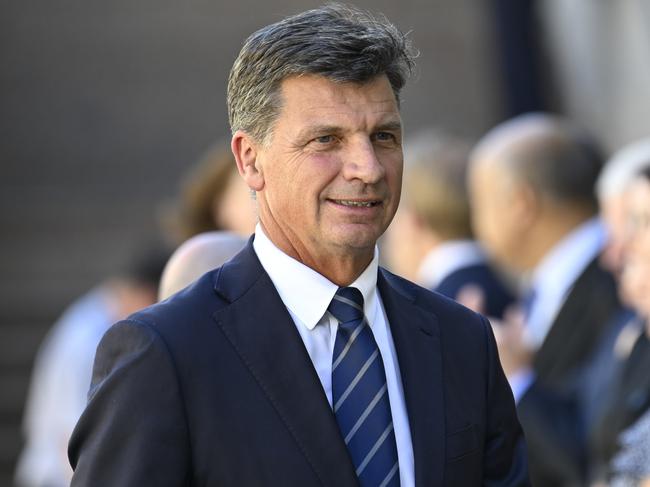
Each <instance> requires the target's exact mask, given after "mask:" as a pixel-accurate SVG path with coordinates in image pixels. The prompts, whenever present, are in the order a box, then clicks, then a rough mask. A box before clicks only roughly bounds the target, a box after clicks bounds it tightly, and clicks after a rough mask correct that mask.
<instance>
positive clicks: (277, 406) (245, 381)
mask: <svg viewBox="0 0 650 487" xmlns="http://www.w3.org/2000/svg"><path fill="white" fill-rule="evenodd" d="M378 289H379V292H380V294H381V298H382V301H383V304H384V307H385V310H386V314H387V316H388V320H389V322H390V324H391V330H392V334H393V338H394V342H395V347H396V350H397V354H398V360H399V366H400V369H401V374H402V382H403V386H404V395H405V398H406V403H407V409H408V415H409V423H410V427H411V433H412V440H413V451H414V459H415V478H416V485H418V486H437V485H440V486H442V485H445V486H452V485H457V486H472V485H485V484H486V483H489V484H490V485H503V486H506V485H507V486H516V485H528V480H527V465H526V459H525V446H524V443H523V438H522V436H521V432H520V428H519V424H518V421H517V418H516V414H515V411H514V404H513V402H512V396H511V393H510V389H509V387H508V385H507V382H506V380H505V377H504V375H503V372H502V370H501V367H500V365H499V362H498V357H497V352H496V346H495V343H494V339H493V336H492V334H491V331H490V327H489V325H488V323H487V322H486V321H485V320H484V319H482V318H480V317H479V316H478V315H476V314H474V313H472V312H470V311H468V310H466V309H465V308H462V307H460V306H459V305H457V304H455V303H453V302H452V301H451V300H447V299H444V298H442V297H440V296H438V295H436V294H432V293H429V292H428V291H426V290H424V289H422V288H419V287H417V286H415V285H413V284H411V283H409V282H407V281H404V280H402V279H400V278H398V277H396V276H394V275H392V274H390V273H388V272H386V271H384V270H381V271H380V273H379V277H378ZM69 451H70V458H71V461H72V464H73V466H74V467H75V476H74V478H73V482H72V485H73V486H91V485H92V486H94V487H95V486H97V487H101V486H116V485H119V486H120V487H128V486H142V485H152V486H153V485H155V486H156V487H162V486H166V485H169V486H180V485H203V486H217V485H219V486H228V485H231V486H237V487H240V486H258V485H283V486H310V485H327V486H332V487H345V486H354V485H357V480H356V477H355V474H354V470H353V467H352V464H351V462H350V460H349V455H348V452H347V450H346V447H345V444H344V443H343V441H342V439H341V436H340V433H339V429H338V426H337V423H336V420H335V418H334V415H333V413H332V410H331V409H330V406H329V404H328V402H327V399H326V397H325V394H324V392H323V389H322V386H321V384H320V382H319V379H318V376H317V374H316V372H315V370H314V369H313V366H312V363H311V361H310V358H309V356H308V354H307V352H306V350H305V348H304V345H303V343H302V341H301V338H300V336H299V334H298V332H297V330H296V328H295V324H294V323H293V321H292V319H291V317H290V315H289V313H288V311H287V309H286V307H285V306H284V304H283V303H282V301H281V300H280V297H279V295H278V294H277V292H276V291H275V288H274V287H273V284H272V283H271V281H270V279H269V277H268V275H267V274H266V273H265V272H264V270H263V269H262V267H261V265H260V263H259V261H258V259H257V256H256V255H255V253H254V251H253V249H252V246H251V245H250V244H249V246H248V247H247V248H246V249H245V250H244V251H242V253H241V254H239V255H238V256H236V257H235V258H234V259H233V260H232V261H231V262H229V263H227V264H225V265H224V266H223V267H222V268H220V269H217V270H215V271H213V272H210V273H208V274H206V275H205V276H204V277H203V278H201V279H200V280H199V281H198V282H197V283H196V284H194V285H193V286H192V287H190V288H188V289H187V290H185V291H182V292H181V293H180V294H178V295H176V296H175V297H172V298H171V299H170V300H168V301H166V302H163V303H161V304H159V305H156V306H154V307H152V308H149V309H147V310H145V311H143V312H140V313H138V314H136V315H134V316H133V317H132V318H131V319H130V320H127V321H125V322H121V323H119V324H117V325H114V327H113V328H112V329H111V330H110V331H109V333H108V334H107V335H106V337H105V338H104V340H103V342H102V344H101V345H100V347H99V349H98V354H97V359H96V364H95V370H94V374H93V385H92V388H91V397H90V401H89V405H88V408H87V410H86V412H85V413H84V415H83V416H82V419H81V421H80V423H79V424H78V426H77V428H76V430H75V433H74V435H73V438H72V440H71V444H70V450H69Z"/></svg>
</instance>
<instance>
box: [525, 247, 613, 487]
mask: <svg viewBox="0 0 650 487" xmlns="http://www.w3.org/2000/svg"><path fill="white" fill-rule="evenodd" d="M620 311H621V304H620V301H619V299H618V293H617V290H616V284H615V281H614V278H613V277H612V276H611V274H609V273H608V272H606V271H605V270H603V269H602V268H601V267H600V266H599V265H598V259H597V258H596V259H594V260H593V261H592V262H591V263H590V264H589V265H588V266H587V268H586V269H585V270H584V271H583V272H582V273H581V274H580V276H579V277H578V279H577V280H576V282H575V284H574V285H573V286H572V288H571V291H570V292H569V294H568V296H567V298H566V300H565V302H564V304H563V305H562V307H561V308H560V310H559V311H558V314H557V316H556V318H555V320H554V322H553V324H552V326H551V329H550V330H549V333H548V335H547V336H546V339H545V340H544V342H543V344H542V346H541V348H540V349H539V351H538V352H537V353H536V355H535V358H534V361H533V370H534V373H535V376H536V381H535V383H534V384H533V386H532V387H531V388H530V389H529V390H528V391H526V393H525V394H524V395H523V396H522V398H521V400H520V402H519V403H518V405H517V411H518V414H519V418H520V420H521V424H522V426H523V428H524V431H525V432H526V436H527V438H528V443H529V451H530V464H531V480H532V482H533V484H534V485H540V486H549V487H550V486H558V487H559V486H574V485H580V484H581V482H583V481H584V479H585V477H586V476H587V471H586V468H587V465H586V462H587V446H586V445H587V438H586V434H587V429H588V427H589V425H587V424H586V418H585V411H583V410H582V409H581V405H583V404H584V401H583V400H582V398H581V397H580V394H581V393H583V392H584V389H583V388H582V387H581V383H580V380H581V379H582V378H583V377H582V375H581V372H582V366H584V365H585V363H586V361H587V360H588V359H589V358H590V357H591V356H592V355H593V353H594V350H595V349H596V348H597V347H598V345H599V344H600V342H601V340H602V337H603V336H604V335H606V333H607V328H608V327H609V326H614V324H615V320H614V319H613V318H614V317H615V316H616V314H617V313H619V312H620Z"/></svg>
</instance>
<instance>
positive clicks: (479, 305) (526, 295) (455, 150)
mask: <svg viewBox="0 0 650 487" xmlns="http://www.w3.org/2000/svg"><path fill="white" fill-rule="evenodd" d="M404 161H405V165H404V178H403V191H402V202H401V205H400V209H399V211H398V213H397V215H396V217H395V220H394V221H393V223H392V225H391V226H390V228H389V230H388V232H387V234H386V236H385V238H384V239H383V241H382V243H381V246H382V252H381V256H382V260H383V262H384V265H386V266H387V267H389V268H390V269H391V270H393V271H394V272H396V273H397V274H400V275H403V276H405V277H407V278H409V279H411V280H413V281H415V282H417V283H418V284H420V285H422V286H424V287H427V288H429V289H431V290H433V291H435V292H439V293H442V294H444V295H446V296H448V297H449V298H451V299H455V300H457V301H459V302H461V303H462V304H464V305H466V306H468V307H470V308H472V309H474V310H475V311H478V312H480V313H483V314H485V315H486V316H488V317H489V318H490V321H491V323H492V327H493V330H494V333H495V336H496V338H497V343H498V345H499V354H500V358H501V362H502V365H503V369H504V372H505V374H506V376H507V378H508V381H509V383H510V385H511V388H512V391H513V395H514V398H515V401H516V403H517V409H518V414H519V417H520V421H521V423H522V426H523V428H524V432H525V435H526V439H527V444H528V450H529V459H530V466H531V476H532V482H533V485H535V486H560V487H561V486H592V487H595V486H601V485H612V486H645V487H648V486H650V319H649V318H650V139H645V140H641V141H638V142H635V143H633V144H631V145H629V146H627V147H623V148H621V149H620V150H619V151H618V152H616V153H615V154H613V155H612V156H611V157H606V156H604V155H603V154H602V153H601V150H600V149H599V147H598V143H597V141H594V140H593V139H592V138H591V137H590V136H589V134H586V133H585V132H584V131H582V130H581V129H580V128H579V127H577V126H576V125H574V124H573V123H572V122H571V121H570V120H566V119H563V118H560V117H558V116H554V115H550V114H543V113H534V114H526V115H522V116H519V117H516V118H514V119H511V120H508V121H506V122H504V123H502V124H500V125H498V126H496V127H494V128H493V129H492V130H490V131H489V132H488V133H487V134H485V135H484V136H483V137H482V138H481V139H480V140H479V141H469V140H465V139H463V138H461V137H459V136H456V135H452V134H449V133H445V132H444V131H442V130H438V129H434V128H429V129H424V130H421V131H419V132H418V133H417V134H415V135H413V136H412V137H409V136H408V134H407V138H406V142H405V145H404ZM161 220H162V221H161V228H162V229H163V232H162V233H163V234H164V236H162V237H160V239H158V240H159V242H160V244H159V245H154V246H152V247H151V248H147V249H144V251H142V250H140V251H139V252H138V253H137V254H136V255H137V258H136V259H134V261H133V262H131V263H129V265H128V266H127V270H126V271H125V272H122V273H116V275H114V276H109V277H108V278H107V279H106V280H105V281H103V282H101V283H98V285H97V286H96V287H95V288H94V289H92V290H90V291H89V292H88V293H87V294H86V295H84V296H82V297H80V298H79V299H78V300H77V301H76V302H74V303H72V304H71V305H70V306H69V308H68V309H67V310H66V311H65V312H64V313H63V314H62V315H61V317H60V319H59V320H58V321H57V322H56V323H55V324H54V325H53V327H52V329H51V331H50V332H49V334H48V336H47V337H46V339H45V340H44V342H43V344H42V346H41V349H40V351H39V353H38V356H37V359H36V362H35V366H34V371H33V377H32V384H31V388H30V393H29V397H28V401H27V406H26V410H25V416H24V432H25V447H24V450H23V453H22V455H21V457H20V461H19V464H18V467H17V472H16V481H17V483H18V485H20V486H24V487H59V486H64V485H68V484H69V479H70V476H71V473H72V472H71V470H70V467H69V465H68V462H67V458H66V448H67V441H68V438H69V436H70V434H71V431H72V428H73V427H74V425H75V423H76V421H77V419H78V417H79V415H80V414H81V411H82V409H83V407H84V405H85V400H86V395H87V392H88V388H89V385H90V379H91V373H92V362H93V357H94V352H95V348H96V346H97V344H98V343H99V340H100V339H101V337H102V335H103V333H104V332H105V331H106V329H107V328H108V327H109V326H111V324H112V323H114V322H116V321H118V320H120V319H121V318H123V317H125V316H127V315H128V314H130V313H132V312H133V311H135V310H137V309H140V308H142V307H145V306H147V305H149V304H152V303H154V302H155V301H156V300H158V299H165V298H167V297H169V296H170V295H171V294H173V293H176V292H183V291H182V289H183V288H184V287H186V286H188V285H191V283H192V281H194V280H195V279H197V278H198V277H200V275H201V274H203V273H204V272H207V271H208V270H210V269H212V268H214V267H217V266H219V265H220V264H221V263H223V262H224V261H226V260H227V259H229V258H230V257H231V256H232V255H234V254H235V253H236V252H238V251H239V250H240V249H241V248H242V247H243V246H244V245H245V244H246V239H247V238H248V237H249V236H250V235H251V234H252V232H253V230H254V225H255V221H256V216H255V202H254V200H253V199H252V198H251V195H250V192H249V191H248V188H247V187H246V186H245V185H244V183H243V182H242V180H241V178H240V177H239V176H238V174H237V169H236V165H235V163H234V160H233V158H232V155H231V153H230V149H229V147H228V146H226V145H223V144H217V145H215V147H213V148H212V149H210V150H209V151H208V152H207V153H206V156H205V157H204V158H202V159H201V160H200V161H199V162H198V163H197V164H196V165H195V166H194V167H193V168H192V170H191V171H190V172H189V173H188V176H187V178H186V180H185V181H184V182H183V184H182V185H181V187H180V188H179V192H178V196H177V199H176V200H175V201H173V202H167V203H166V204H165V205H164V211H163V217H162V219H161ZM168 249H169V250H168ZM170 249H176V251H175V252H174V253H173V255H172V256H171V258H169V255H170V253H171V252H170ZM467 360H472V357H467Z"/></svg>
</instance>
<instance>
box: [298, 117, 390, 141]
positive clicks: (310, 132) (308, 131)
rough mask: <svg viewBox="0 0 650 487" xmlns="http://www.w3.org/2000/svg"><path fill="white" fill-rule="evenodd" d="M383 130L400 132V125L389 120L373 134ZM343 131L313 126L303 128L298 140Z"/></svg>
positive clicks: (338, 127) (330, 126)
mask: <svg viewBox="0 0 650 487" xmlns="http://www.w3.org/2000/svg"><path fill="white" fill-rule="evenodd" d="M384 130H387V131H398V132H401V131H402V123H401V122H400V121H399V120H390V121H387V122H384V123H380V124H379V125H377V126H376V127H375V128H374V129H373V132H377V131H384ZM343 131H344V129H343V128H342V127H340V126H338V125H313V126H311V127H307V128H305V129H304V130H301V131H300V132H299V133H298V138H299V139H305V138H311V137H314V136H315V135H317V134H338V133H340V132H343Z"/></svg>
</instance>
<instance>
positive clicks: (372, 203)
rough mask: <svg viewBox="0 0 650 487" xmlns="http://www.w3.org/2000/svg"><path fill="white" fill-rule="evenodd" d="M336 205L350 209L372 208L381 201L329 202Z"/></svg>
mask: <svg viewBox="0 0 650 487" xmlns="http://www.w3.org/2000/svg"><path fill="white" fill-rule="evenodd" d="M330 201H332V202H334V203H336V204H337V205H341V206H348V207H350V208H372V207H374V206H378V205H380V204H381V201H375V200H373V201H358V200H330Z"/></svg>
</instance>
